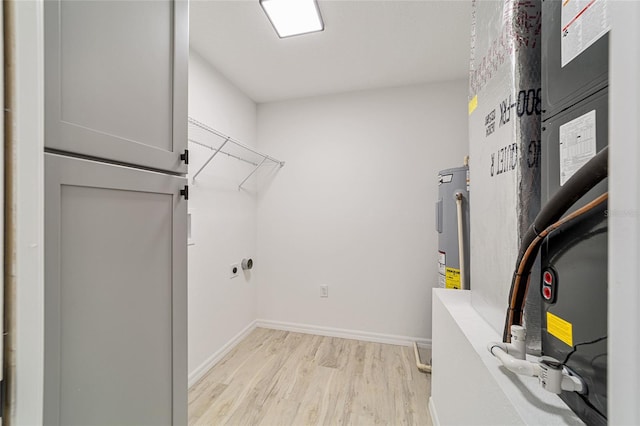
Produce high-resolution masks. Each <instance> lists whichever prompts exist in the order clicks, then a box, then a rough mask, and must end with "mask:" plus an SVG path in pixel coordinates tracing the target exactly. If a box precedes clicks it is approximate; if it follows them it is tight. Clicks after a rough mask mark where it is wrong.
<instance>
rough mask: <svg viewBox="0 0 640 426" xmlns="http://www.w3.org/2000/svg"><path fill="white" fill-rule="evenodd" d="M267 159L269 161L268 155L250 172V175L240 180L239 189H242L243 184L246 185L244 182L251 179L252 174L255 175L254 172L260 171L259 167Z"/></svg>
mask: <svg viewBox="0 0 640 426" xmlns="http://www.w3.org/2000/svg"><path fill="white" fill-rule="evenodd" d="M265 161H267V157H264V158H263V159H262V161H261V162H260V164H258V165H257V166H256V167H255V169H253V170H252V171H251V173H249V176H247V177H246V178H244V180H243V181H242V182H240V185H238V191H240V190H241V189H242V185H244V183H245V182H246V181H247V180H249V178H250V177H251V176H253V174H254V173H255V172H257V171H258V169H259V168H260V166H262V165H263V164H264V162H265Z"/></svg>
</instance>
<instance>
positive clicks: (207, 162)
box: [192, 138, 259, 183]
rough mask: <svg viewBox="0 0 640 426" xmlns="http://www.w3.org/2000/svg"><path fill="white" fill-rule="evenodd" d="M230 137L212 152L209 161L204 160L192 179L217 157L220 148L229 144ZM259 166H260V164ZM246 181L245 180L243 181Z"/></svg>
mask: <svg viewBox="0 0 640 426" xmlns="http://www.w3.org/2000/svg"><path fill="white" fill-rule="evenodd" d="M229 139H231V138H226V139H225V140H224V142H222V144H221V145H220V146H219V147H218V148H217V149H216V150H215V151H214V152H213V154H211V157H209V159H208V160H207V161H205V162H204V164H203V165H202V167H200V169H199V170H198V171H197V172H196V174H194V175H193V178H192V180H193V181H195V180H196V177H197V176H198V175H199V174H200V172H201V171H202V170H203V169H204V168H205V167H207V164H209V162H210V161H211V160H213V157H215V156H216V155H218V153H219V152H220V150H221V149H222V147H223V146H225V145H226V144H227V142H229ZM258 167H259V166H258ZM243 183H244V182H243Z"/></svg>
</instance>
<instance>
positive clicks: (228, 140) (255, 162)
mask: <svg viewBox="0 0 640 426" xmlns="http://www.w3.org/2000/svg"><path fill="white" fill-rule="evenodd" d="M188 121H189V124H190V125H192V126H194V127H195V128H197V129H199V130H202V131H204V132H205V134H206V135H207V136H210V135H212V136H214V137H215V138H218V139H221V140H222V143H220V145H218V146H217V147H214V146H211V145H209V144H206V143H204V142H201V141H200V140H198V138H196V137H195V136H194V137H192V135H191V133H192V132H191V131H190V132H189V142H191V143H193V144H196V145H199V146H202V147H204V148H207V149H210V150H211V151H213V153H212V154H211V156H210V157H209V158H208V159H207V161H205V162H204V164H203V165H202V166H201V167H200V168H199V169H198V171H197V172H195V173H194V175H193V177H192V178H191V179H192V181H194V182H195V180H196V178H197V177H198V175H199V174H200V172H202V170H204V168H205V167H207V165H209V163H210V162H211V160H213V159H214V157H215V156H216V155H218V154H224V155H226V156H228V157H232V158H235V159H236V160H240V161H244V162H245V163H249V164H251V165H252V166H253V170H251V173H249V175H247V177H246V178H244V180H243V181H242V182H240V185H238V190H240V189H242V185H244V184H245V182H246V181H247V180H249V178H250V177H251V176H253V175H254V173H256V172H257V171H258V169H260V167H262V165H264V164H265V162H267V161H269V162H271V163H273V164H277V165H278V166H279V167H283V166H284V161H280V160H278V159H277V158H273V157H271V156H270V155H267V154H263V153H262V152H260V151H256V150H255V149H253V148H251V147H250V146H248V145H246V144H244V143H242V142H240V141H238V140H235V139H233V138H232V137H230V136H227V135H225V134H223V133H221V132H219V131H217V130H215V129H214V128H212V127H210V126H207V125H206V124H204V123H202V122H200V121H198V120H196V119H195V118H192V117H189V120H188ZM228 144H232V145H234V146H237V147H239V148H241V150H240V153H239V154H234V153H231V152H229V151H225V150H223V148H224V147H225V146H227V145H228ZM245 154H248V155H245Z"/></svg>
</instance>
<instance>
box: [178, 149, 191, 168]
mask: <svg viewBox="0 0 640 426" xmlns="http://www.w3.org/2000/svg"><path fill="white" fill-rule="evenodd" d="M180 159H181V160H182V161H184V164H189V150H188V149H185V150H184V153H182V154H180Z"/></svg>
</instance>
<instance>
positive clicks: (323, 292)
mask: <svg viewBox="0 0 640 426" xmlns="http://www.w3.org/2000/svg"><path fill="white" fill-rule="evenodd" d="M320 297H329V286H328V285H321V286H320Z"/></svg>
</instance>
